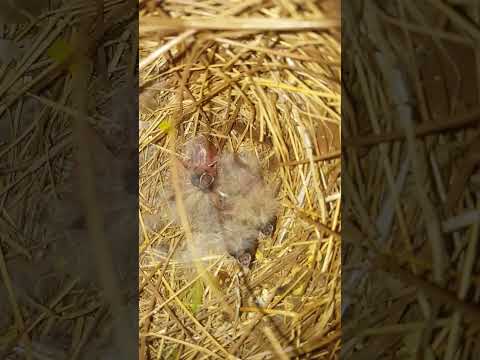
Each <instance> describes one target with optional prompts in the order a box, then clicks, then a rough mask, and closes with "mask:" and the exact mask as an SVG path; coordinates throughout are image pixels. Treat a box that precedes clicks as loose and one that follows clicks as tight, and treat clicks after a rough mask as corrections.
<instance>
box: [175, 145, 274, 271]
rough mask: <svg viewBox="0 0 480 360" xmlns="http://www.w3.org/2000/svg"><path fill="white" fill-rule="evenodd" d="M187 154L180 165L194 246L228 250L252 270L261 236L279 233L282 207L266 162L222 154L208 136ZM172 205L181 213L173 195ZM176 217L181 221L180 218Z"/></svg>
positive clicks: (188, 149)
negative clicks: (276, 228)
mask: <svg viewBox="0 0 480 360" xmlns="http://www.w3.org/2000/svg"><path fill="white" fill-rule="evenodd" d="M185 153H186V157H187V160H186V161H183V162H182V161H178V162H177V166H178V169H179V181H180V189H181V195H182V200H183V202H184V205H185V210H186V213H187V217H188V220H189V223H190V226H191V229H192V232H193V235H194V236H193V238H194V239H193V240H194V244H193V246H195V247H196V248H197V249H199V250H200V252H202V250H207V251H208V250H217V251H222V252H223V251H226V252H227V253H228V254H230V255H231V256H233V257H234V258H236V259H237V260H238V261H239V263H240V265H242V267H243V268H248V267H249V266H250V263H251V261H252V259H253V258H254V254H255V252H256V248H257V244H258V237H259V235H260V233H264V234H266V235H269V234H271V233H272V232H273V229H274V223H275V214H276V212H277V209H278V204H277V201H276V199H275V192H274V191H273V189H272V188H271V187H270V186H268V184H266V183H265V181H264V180H263V177H262V172H261V166H260V163H259V162H258V160H257V158H256V156H255V155H254V154H250V153H244V154H232V153H229V152H225V153H223V154H221V155H219V154H218V153H217V151H216V149H215V148H214V147H213V145H212V144H211V143H209V142H208V140H207V138H206V137H204V136H199V137H196V138H194V139H193V140H192V141H190V142H188V143H187V144H186V145H185ZM168 201H169V205H170V208H171V209H172V210H173V212H174V214H175V213H176V211H177V209H176V200H175V194H174V193H173V191H170V192H169V196H168ZM174 219H175V220H176V221H177V222H179V219H178V215H174ZM197 253H198V251H197Z"/></svg>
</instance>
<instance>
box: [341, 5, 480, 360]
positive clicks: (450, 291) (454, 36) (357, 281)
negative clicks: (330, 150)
mask: <svg viewBox="0 0 480 360" xmlns="http://www.w3.org/2000/svg"><path fill="white" fill-rule="evenodd" d="M360 3H361V2H358V3H357V4H356V5H359V6H358V7H355V6H351V7H348V9H347V8H346V11H345V12H344V13H343V16H344V17H345V19H346V20H347V21H346V23H345V26H344V27H343V36H345V42H344V43H346V44H348V45H349V47H350V49H351V50H352V51H351V52H350V53H345V58H344V61H343V64H342V65H343V66H344V69H345V74H346V75H345V76H344V78H343V82H344V84H345V91H344V92H343V93H342V97H343V98H342V100H343V105H344V108H343V117H344V118H343V119H344V122H343V124H344V127H343V129H342V130H343V134H345V137H344V139H343V144H344V145H345V151H344V152H343V153H342V154H344V155H345V157H346V161H344V162H343V164H345V167H344V169H343V171H342V174H343V176H342V177H343V181H344V184H345V188H344V196H345V199H346V201H345V206H344V223H343V239H342V240H343V245H344V251H342V255H343V254H344V255H345V259H344V260H345V261H344V269H346V270H345V271H344V273H343V274H342V275H343V279H344V285H345V286H344V295H343V296H342V307H343V310H344V315H345V316H344V317H343V316H342V319H343V328H342V330H343V332H344V336H345V341H344V342H343V343H342V351H345V354H344V356H345V357H346V358H355V359H357V358H359V359H362V358H377V359H391V358H396V359H414V358H422V359H449V360H450V359H473V358H478V354H479V349H480V348H479V345H480V343H479V341H478V339H479V335H478V331H479V326H478V324H479V318H480V310H479V307H478V301H479V297H480V291H479V286H478V285H479V278H478V271H479V266H480V263H479V261H478V259H479V257H478V240H479V199H478V196H479V192H478V191H479V184H480V183H479V174H478V159H479V157H478V154H479V144H480V141H479V135H478V134H479V132H478V131H479V129H478V124H479V117H480V107H479V99H480V95H479V94H480V88H479V82H478V79H479V77H478V74H479V72H478V69H479V68H478V52H477V50H478V41H479V39H480V33H479V31H478V11H479V7H478V4H477V5H475V6H474V7H471V8H470V7H469V6H467V5H465V6H463V5H458V6H456V7H450V6H449V5H446V3H445V2H435V1H422V2H403V1H382V2H380V1H378V2H375V1H368V2H363V5H365V7H362V6H360V5H362V4H360ZM352 5H353V3H352ZM347 10H348V11H347ZM470 13H473V14H476V15H473V17H472V18H467V17H466V16H465V15H464V14H470ZM359 19H361V21H359ZM363 20H365V21H363ZM474 22H475V23H476V24H475V25H473V23H474ZM363 30H366V31H363ZM347 270H348V271H347ZM475 354H476V355H475Z"/></svg>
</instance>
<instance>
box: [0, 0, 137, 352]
mask: <svg viewBox="0 0 480 360" xmlns="http://www.w3.org/2000/svg"><path fill="white" fill-rule="evenodd" d="M137 293H138V2H137V1H130V0H123V1H115V2H110V1H94V0H87V1H85V0H82V1H81V0H50V1H48V0H41V1H35V2H29V1H26V0H21V1H4V2H2V3H1V4H0V359H22V358H26V359H55V360H56V359H136V358H137V357H138V345H137V344H138V340H137V339H138V295H137Z"/></svg>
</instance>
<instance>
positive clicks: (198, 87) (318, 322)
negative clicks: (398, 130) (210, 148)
mask: <svg viewBox="0 0 480 360" xmlns="http://www.w3.org/2000/svg"><path fill="white" fill-rule="evenodd" d="M147 3H148V2H145V4H144V5H145V6H144V7H143V10H142V11H141V13H140V68H141V74H140V82H141V88H142V94H141V98H140V105H141V119H142V122H141V133H140V158H141V168H140V199H141V204H140V208H141V211H140V219H141V221H140V223H141V224H142V228H141V229H140V231H141V234H142V240H143V241H142V243H141V246H140V249H141V250H140V251H141V258H140V290H141V293H140V319H141V328H140V356H141V358H142V359H147V358H149V359H174V358H177V359H193V358H199V359H207V358H219V359H220V358H221V359H225V358H232V359H252V360H253V359H268V358H271V359H277V358H278V359H288V358H306V357H307V356H312V358H315V356H316V357H317V358H336V357H337V355H338V352H339V348H340V280H341V273H340V269H341V268H340V237H339V233H340V224H341V217H340V215H341V212H340V194H341V189H340V159H339V157H340V131H341V129H340V89H341V87H340V81H341V79H340V70H341V69H340V58H341V52H340V29H339V26H340V25H339V4H340V2H339V1H324V2H317V1H302V2H297V1H291V0H287V1H285V0H283V1H273V2H270V1H260V0H246V1H228V2H212V1H195V2H186V1H163V2H161V3H160V4H157V6H153V5H151V4H150V5H149V4H147ZM197 133H208V134H209V135H210V136H211V138H212V139H213V141H214V142H215V143H216V144H217V146H219V147H221V148H223V149H224V150H225V151H237V150H239V149H248V150H252V151H254V152H255V153H256V154H257V156H258V158H259V159H260V161H261V162H262V166H263V167H264V169H265V172H266V174H267V175H266V176H267V180H268V181H273V182H277V183H278V186H279V194H278V198H279V200H280V203H281V210H280V213H279V219H278V224H277V229H276V231H275V233H274V235H273V236H272V237H268V238H265V239H262V240H261V243H260V248H259V250H258V252H257V259H256V262H255V264H254V265H253V267H252V270H251V272H249V273H248V274H246V275H245V276H239V273H238V269H237V267H236V266H235V263H234V261H233V259H231V258H229V257H228V256H220V257H218V256H217V257H215V258H214V259H213V260H208V259H204V260H205V261H197V262H195V266H192V264H191V263H189V261H184V260H185V259H184V258H183V257H182V254H183V252H182V251H183V248H184V245H185V243H186V242H188V241H189V240H190V239H191V236H192V234H191V232H190V231H189V224H188V221H187V220H186V218H184V220H183V221H182V226H174V225H171V224H169V223H168V222H167V221H165V222H162V220H161V214H162V212H161V211H159V210H158V209H155V207H156V206H157V207H158V204H155V202H156V201H157V200H156V199H158V198H159V197H161V195H162V192H163V190H164V189H165V185H166V182H165V181H166V175H167V173H168V171H169V170H172V171H173V178H175V168H174V167H172V166H170V162H169V160H170V159H171V157H172V156H177V155H178V146H179V145H180V144H182V143H183V142H184V141H185V140H188V139H190V138H191V137H192V136H194V135H195V134H197ZM174 184H175V182H174ZM180 207H181V206H180ZM180 213H182V212H181V211H180ZM152 214H153V215H154V216H157V217H158V219H159V220H158V222H159V225H160V226H159V227H158V228H157V230H156V231H150V230H148V229H147V228H146V227H145V226H144V224H145V220H146V219H147V218H151V215H152ZM155 214H156V215H155ZM195 269H196V270H197V271H198V272H199V273H195ZM307 354H308V355H307Z"/></svg>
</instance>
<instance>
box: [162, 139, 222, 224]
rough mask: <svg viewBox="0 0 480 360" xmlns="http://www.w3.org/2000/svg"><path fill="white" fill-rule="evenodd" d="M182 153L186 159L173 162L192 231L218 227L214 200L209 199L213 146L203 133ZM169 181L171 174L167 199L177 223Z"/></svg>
mask: <svg viewBox="0 0 480 360" xmlns="http://www.w3.org/2000/svg"><path fill="white" fill-rule="evenodd" d="M184 153H185V156H186V160H184V161H182V160H174V161H175V165H174V166H176V167H177V170H178V180H179V187H180V193H181V195H182V200H183V203H184V206H185V210H186V213H187V214H186V215H187V218H188V221H189V224H190V226H191V227H192V231H194V232H196V231H203V230H204V229H207V228H209V229H210V230H212V231H216V230H217V231H218V228H219V224H218V221H217V217H216V216H215V214H216V212H217V210H216V207H215V206H216V204H215V201H212V199H213V196H214V195H213V189H214V188H215V186H216V184H215V178H216V173H217V169H216V158H217V152H216V149H215V148H214V147H213V145H212V144H211V143H210V142H209V141H208V139H207V138H206V137H205V136H203V135H200V136H197V137H195V138H193V139H192V140H191V141H189V142H188V143H186V144H185V146H184ZM172 181H173V179H171V178H170V179H169V182H170V188H169V189H167V201H168V205H169V207H170V210H171V212H172V215H173V218H174V220H175V221H176V222H177V223H180V219H179V214H178V209H177V205H176V198H175V190H174V188H173V184H172Z"/></svg>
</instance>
